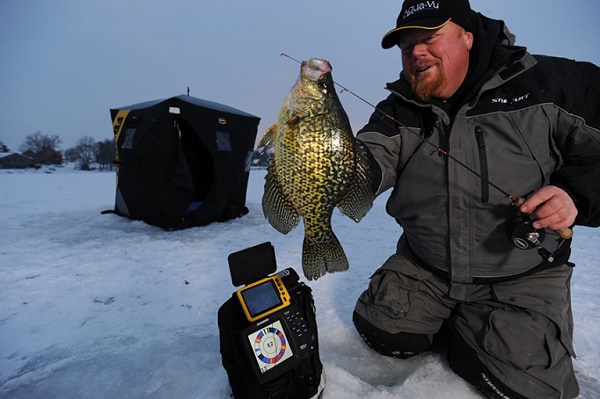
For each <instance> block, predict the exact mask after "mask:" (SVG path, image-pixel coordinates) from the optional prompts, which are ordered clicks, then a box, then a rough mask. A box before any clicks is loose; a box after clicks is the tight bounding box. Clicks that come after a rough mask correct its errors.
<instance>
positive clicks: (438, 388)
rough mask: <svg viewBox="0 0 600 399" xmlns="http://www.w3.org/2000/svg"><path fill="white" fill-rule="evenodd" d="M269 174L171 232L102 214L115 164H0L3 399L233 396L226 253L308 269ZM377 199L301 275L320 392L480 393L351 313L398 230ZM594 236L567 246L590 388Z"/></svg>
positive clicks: (340, 228) (594, 338)
mask: <svg viewBox="0 0 600 399" xmlns="http://www.w3.org/2000/svg"><path fill="white" fill-rule="evenodd" d="M49 172H51V173H49ZM264 174H265V171H264V170H253V171H252V172H251V174H250V182H249V187H248V199H247V206H248V208H249V209H250V213H249V214H248V215H246V216H244V217H242V218H239V219H236V220H232V221H228V222H226V223H215V224H211V225H209V226H205V227H196V228H191V229H187V230H182V231H175V232H167V231H163V230H161V229H159V228H156V227H152V226H149V225H147V224H145V223H143V222H138V221H131V220H128V219H125V218H122V217H119V216H116V215H101V214H100V212H101V211H103V210H106V209H112V208H113V206H114V195H115V175H114V173H108V172H104V173H101V172H79V171H75V170H73V169H70V168H67V167H65V168H57V170H54V171H52V170H48V169H45V170H44V169H42V170H40V171H12V172H10V171H0V397H1V398H11V399H21V398H22V399H24V398H27V399H37V398H40V399H41V398H43V399H51V398H60V399H69V398H77V399H81V398H86V399H87V398H92V399H95V398H107V399H109V398H110V399H114V398H128V399H135V398H177V399H187V398H216V399H226V398H229V397H230V394H231V390H230V388H229V385H228V381H227V374H226V373H225V370H224V369H223V368H222V366H221V357H220V353H219V334H218V328H217V323H216V320H217V319H216V315H217V310H218V308H219V307H220V306H221V304H222V303H223V302H225V301H226V300H227V299H228V298H229V297H230V296H231V294H232V293H233V292H234V290H235V288H234V287H233V285H232V284H231V279H230V275H229V268H228V264H227V256H228V255H229V254H230V253H232V252H235V251H238V250H241V249H244V248H247V247H249V246H253V245H256V244H260V243H262V242H265V241H270V242H272V243H273V245H274V246H275V251H276V255H277V262H278V269H279V270H282V269H284V268H287V267H294V268H295V269H296V270H297V271H298V272H299V274H301V267H300V261H301V248H302V236H303V231H302V227H298V228H296V229H295V230H293V231H292V232H291V233H289V234H288V235H286V236H284V235H281V234H279V233H278V232H277V231H276V230H274V229H273V228H272V227H271V226H270V225H269V224H268V223H267V222H266V220H265V219H264V217H263V215H262V211H261V206H260V202H261V196H262V186H263V179H264ZM386 198H387V195H386V194H384V195H383V196H382V197H380V198H378V199H377V201H376V202H375V205H374V208H373V209H372V210H371V211H370V213H369V214H368V215H367V216H366V217H365V218H364V219H363V220H362V221H361V222H360V223H359V224H356V223H354V222H353V221H351V220H350V219H348V218H347V217H345V216H343V215H341V214H340V213H339V212H337V211H336V214H334V220H333V228H334V231H335V232H336V234H337V235H338V237H339V238H340V241H341V243H342V246H343V247H344V249H345V250H346V253H347V255H348V258H349V261H350V270H349V271H347V272H343V273H337V274H332V275H327V276H325V277H323V278H321V279H319V280H318V281H316V282H310V283H309V285H310V286H311V287H312V289H313V295H314V298H315V303H316V307H317V321H318V324H319V335H320V336H319V338H320V347H321V352H320V354H321V360H322V361H323V364H324V369H325V373H326V378H327V385H326V388H325V395H324V398H325V399H336V398H345V399H354V398H356V399H364V398H399V397H406V398H415V399H419V398H428V399H429V398H461V399H469V398H480V397H481V396H480V395H479V394H478V393H477V392H476V391H475V390H473V389H472V388H471V387H470V386H469V385H468V384H467V383H465V382H464V381H463V380H461V379H460V378H459V377H457V376H456V375H455V374H454V373H453V372H452V371H451V370H450V368H449V367H448V364H447V362H446V360H445V357H444V356H443V354H439V353H430V354H424V355H420V356H417V357H415V358H412V359H409V360H399V359H390V358H385V357H382V356H379V355H377V354H376V353H374V352H372V351H371V350H370V349H368V348H367V347H366V346H365V345H364V344H363V343H362V341H361V339H360V337H359V336H358V334H357V333H356V332H355V330H354V327H353V326H352V321H351V315H352V309H353V307H354V303H355V301H356V298H357V297H358V296H359V294H360V293H361V292H362V291H363V290H364V289H365V288H366V286H367V283H368V278H369V276H370V274H371V273H372V272H373V271H374V270H375V269H376V268H378V267H379V266H380V265H381V264H382V262H383V261H384V260H385V259H386V258H387V257H388V256H389V255H390V254H391V253H393V251H394V248H395V244H396V240H397V238H398V236H399V234H400V228H399V227H398V226H397V225H396V224H395V222H394V220H393V219H392V218H391V217H389V216H388V215H386V213H385V209H384V208H385V200H386ZM599 238H600V231H599V230H597V229H589V228H581V227H577V228H575V238H574V245H573V246H574V251H573V256H572V259H571V260H572V261H573V262H575V263H576V264H577V267H576V268H575V273H574V277H573V308H574V318H575V349H576V351H577V353H578V357H577V359H576V360H575V368H576V372H577V376H578V379H579V383H580V385H581V395H580V398H589V399H593V398H599V397H600V356H599V355H600V335H599V332H600V329H599V328H598V327H599V325H600V290H599V288H598V287H600V268H599V267H598V264H599V263H600V254H599V253H598V246H597V245H598V242H599ZM302 280H303V281H306V280H305V279H304V278H303V277H302Z"/></svg>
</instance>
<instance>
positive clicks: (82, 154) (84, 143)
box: [67, 136, 98, 170]
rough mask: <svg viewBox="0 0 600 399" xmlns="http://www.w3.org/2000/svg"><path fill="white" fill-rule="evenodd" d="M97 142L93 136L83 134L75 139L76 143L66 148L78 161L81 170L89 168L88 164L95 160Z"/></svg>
mask: <svg viewBox="0 0 600 399" xmlns="http://www.w3.org/2000/svg"><path fill="white" fill-rule="evenodd" d="M97 148H98V144H97V143H96V141H94V139H93V138H91V137H89V136H83V137H82V138H80V139H79V141H77V145H76V146H75V147H74V148H72V149H70V150H67V152H68V153H69V156H70V157H72V158H73V159H75V160H76V161H77V162H79V168H80V169H81V170H90V169H91V168H90V165H91V164H92V162H94V161H95V158H96V151H97Z"/></svg>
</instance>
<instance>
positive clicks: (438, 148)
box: [281, 53, 519, 204]
mask: <svg viewBox="0 0 600 399" xmlns="http://www.w3.org/2000/svg"><path fill="white" fill-rule="evenodd" d="M281 55H282V56H283V57H287V58H289V59H291V60H293V61H296V62H297V63H299V64H302V62H301V61H298V60H297V59H295V58H294V57H291V56H290V55H288V54H286V53H281ZM333 83H334V84H336V85H338V86H339V87H341V88H342V92H344V91H345V92H347V93H350V94H351V95H353V96H354V97H356V98H358V99H359V100H360V101H362V102H364V103H365V104H367V105H369V106H371V107H372V108H374V109H375V110H376V111H378V112H380V113H381V114H382V115H383V116H384V117H386V118H388V119H390V120H391V121H393V122H395V123H397V124H398V125H399V126H400V127H402V128H404V129H406V130H408V131H409V132H411V133H412V134H414V135H416V136H417V137H419V138H420V139H421V140H423V141H424V142H425V143H427V144H429V145H430V146H432V147H433V148H435V150H436V151H437V152H439V153H440V154H442V155H445V156H446V157H448V158H450V159H452V160H453V161H454V162H456V163H458V164H459V165H460V166H462V167H463V168H465V169H466V170H468V171H469V172H471V173H473V174H474V175H475V176H477V177H479V178H480V179H481V180H483V181H484V182H485V183H487V184H489V185H490V186H492V187H494V188H495V189H496V190H498V191H499V192H500V193H502V194H503V195H505V196H507V197H508V198H509V199H510V200H511V201H512V202H513V204H515V203H517V202H518V200H519V197H515V196H514V195H511V194H509V193H508V192H507V191H506V190H503V189H502V188H500V187H499V186H497V185H496V184H494V183H493V182H491V181H489V180H488V179H486V178H485V177H483V176H482V175H481V174H480V173H479V172H477V171H476V170H474V169H472V168H471V167H470V166H469V165H467V164H465V163H463V162H462V161H461V160H459V159H457V158H455V157H454V156H452V155H451V154H450V153H448V151H446V150H444V149H442V148H440V147H438V146H437V145H435V143H433V142H432V141H430V140H428V139H427V138H425V137H423V136H422V135H421V134H420V130H419V132H417V131H415V130H416V129H417V128H412V127H408V126H406V125H405V124H404V123H402V122H400V121H399V120H397V119H395V118H394V117H393V116H391V115H389V114H387V113H385V112H383V111H382V110H381V109H379V108H377V106H376V105H373V104H372V103H370V102H369V101H367V100H366V99H364V98H363V97H361V96H359V95H358V94H356V93H355V92H353V91H352V90H350V89H348V88H347V87H346V86H344V85H342V84H340V83H338V82H336V81H333ZM390 126H392V125H390ZM394 128H395V127H394Z"/></svg>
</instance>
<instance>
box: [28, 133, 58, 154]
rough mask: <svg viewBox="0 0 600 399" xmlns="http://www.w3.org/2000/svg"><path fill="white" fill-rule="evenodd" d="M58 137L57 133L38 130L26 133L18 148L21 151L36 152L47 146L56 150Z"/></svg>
mask: <svg viewBox="0 0 600 399" xmlns="http://www.w3.org/2000/svg"><path fill="white" fill-rule="evenodd" d="M61 141H62V140H61V139H60V137H58V136H57V135H52V136H49V135H46V134H43V133H42V132H40V131H37V132H35V133H33V134H30V135H27V136H26V137H25V141H24V142H23V144H21V147H19V149H20V150H21V152H27V151H30V152H33V153H34V154H38V153H40V152H42V151H43V150H44V149H45V148H49V149H51V150H53V151H58V147H59V146H60V143H61Z"/></svg>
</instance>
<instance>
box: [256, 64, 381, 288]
mask: <svg viewBox="0 0 600 399" xmlns="http://www.w3.org/2000/svg"><path fill="white" fill-rule="evenodd" d="M331 71H332V67H331V64H330V63H329V61H328V60H325V59H320V58H311V59H309V60H308V61H303V62H302V63H301V67H300V76H299V78H298V80H297V81H296V83H295V84H294V86H293V87H292V89H291V90H290V92H289V94H288V95H287V97H286V98H285V100H284V102H283V105H282V107H281V110H280V112H279V116H278V118H277V121H276V122H275V124H273V125H272V126H270V127H269V128H268V129H267V130H266V131H265V133H264V134H263V136H262V138H261V140H260V141H259V143H258V148H262V149H263V150H264V149H265V148H272V149H273V150H274V151H272V156H271V159H270V162H269V165H268V167H267V174H266V175H265V184H264V193H263V198H262V208H263V213H264V215H265V217H266V219H267V220H268V222H269V223H270V224H271V226H273V227H274V228H275V229H276V230H278V231H279V232H281V233H283V234H287V233H289V232H290V231H291V230H292V229H294V228H295V227H296V226H297V225H298V224H299V223H300V219H302V221H303V223H304V240H303V244H302V270H303V272H304V275H305V276H306V278H307V279H309V280H313V279H314V280H317V279H318V278H320V277H322V276H324V275H325V274H327V273H333V272H338V271H344V270H348V268H349V264H348V259H347V257H346V254H345V252H344V250H343V248H342V246H341V244H340V241H339V239H338V238H337V236H336V235H335V233H334V232H333V230H332V226H331V220H332V215H333V210H334V208H336V207H337V208H338V209H339V210H340V211H341V213H342V214H344V215H346V216H348V217H349V218H351V219H352V220H354V221H355V222H359V221H360V220H361V219H362V218H363V217H364V216H365V215H366V214H367V212H368V211H369V210H370V209H371V207H372V205H373V189H372V187H371V175H370V172H369V165H368V159H367V153H366V151H365V149H364V147H363V146H362V145H361V144H360V142H359V141H358V140H356V138H355V137H354V135H353V133H352V129H351V127H350V122H349V120H348V115H347V114H346V111H345V110H344V108H343V107H342V104H341V102H340V100H339V98H338V95H337V92H336V90H335V86H334V81H333V77H332V74H331Z"/></svg>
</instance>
